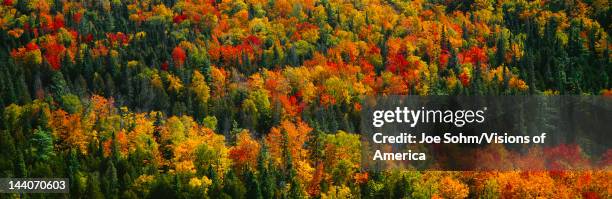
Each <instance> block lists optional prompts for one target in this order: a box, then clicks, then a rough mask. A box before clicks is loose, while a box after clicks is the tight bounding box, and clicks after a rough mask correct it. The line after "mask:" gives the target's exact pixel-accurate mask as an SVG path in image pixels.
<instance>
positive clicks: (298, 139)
mask: <svg viewBox="0 0 612 199" xmlns="http://www.w3.org/2000/svg"><path fill="white" fill-rule="evenodd" d="M311 130H312V128H311V127H310V126H308V124H306V123H304V122H302V121H298V122H296V123H294V122H291V121H289V120H284V121H282V122H281V125H280V126H278V127H272V129H271V130H270V133H269V134H268V136H267V137H266V144H267V145H268V146H269V147H270V153H271V154H272V156H273V157H277V158H278V159H276V162H277V163H278V164H280V163H281V159H280V158H281V157H283V156H282V150H283V149H282V145H283V142H287V150H289V151H290V153H291V156H292V157H293V159H294V160H296V161H297V160H305V159H306V157H307V156H308V152H307V150H306V149H304V148H303V146H304V142H306V140H307V139H308V134H309V132H310V131H311ZM281 131H286V132H287V139H286V140H285V139H284V138H283V136H282V132H281Z"/></svg>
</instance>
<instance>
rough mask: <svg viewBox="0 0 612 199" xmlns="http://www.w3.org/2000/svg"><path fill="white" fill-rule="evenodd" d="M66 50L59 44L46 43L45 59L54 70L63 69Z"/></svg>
mask: <svg viewBox="0 0 612 199" xmlns="http://www.w3.org/2000/svg"><path fill="white" fill-rule="evenodd" d="M65 50H66V48H65V47H64V46H63V45H60V44H58V43H55V42H53V43H46V44H45V55H44V57H45V59H46V60H47V62H48V63H49V65H51V68H52V69H53V70H59V69H60V68H61V65H60V64H61V59H62V57H63V56H62V55H63V54H64V52H65Z"/></svg>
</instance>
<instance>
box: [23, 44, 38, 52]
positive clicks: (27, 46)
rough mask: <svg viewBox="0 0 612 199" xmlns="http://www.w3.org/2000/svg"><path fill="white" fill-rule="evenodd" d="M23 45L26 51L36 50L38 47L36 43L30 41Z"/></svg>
mask: <svg viewBox="0 0 612 199" xmlns="http://www.w3.org/2000/svg"><path fill="white" fill-rule="evenodd" d="M25 47H26V50H27V51H33V50H38V49H39V47H38V45H36V43H34V42H30V43H28V44H26V46H25Z"/></svg>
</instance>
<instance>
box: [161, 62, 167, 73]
mask: <svg viewBox="0 0 612 199" xmlns="http://www.w3.org/2000/svg"><path fill="white" fill-rule="evenodd" d="M168 65H169V64H168V62H167V61H165V62H164V63H162V64H161V69H162V70H164V71H168Z"/></svg>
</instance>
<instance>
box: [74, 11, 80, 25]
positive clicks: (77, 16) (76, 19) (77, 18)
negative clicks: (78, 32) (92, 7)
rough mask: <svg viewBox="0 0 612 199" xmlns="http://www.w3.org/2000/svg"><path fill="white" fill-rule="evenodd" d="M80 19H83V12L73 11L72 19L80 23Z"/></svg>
mask: <svg viewBox="0 0 612 199" xmlns="http://www.w3.org/2000/svg"><path fill="white" fill-rule="evenodd" d="M81 19H83V14H82V13H80V12H77V13H74V15H72V21H74V22H75V23H77V24H78V23H81Z"/></svg>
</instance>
